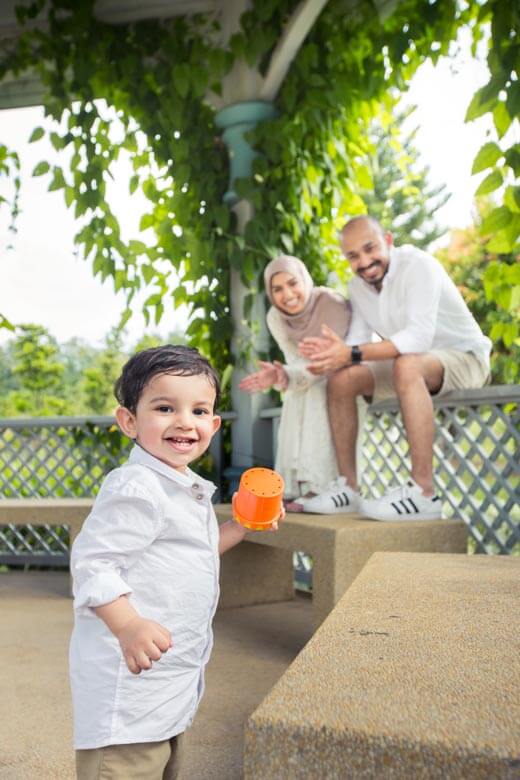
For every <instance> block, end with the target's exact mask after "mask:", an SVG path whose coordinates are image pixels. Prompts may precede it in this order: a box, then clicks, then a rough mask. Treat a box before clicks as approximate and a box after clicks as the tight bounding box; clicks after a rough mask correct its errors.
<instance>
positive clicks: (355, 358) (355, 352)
mask: <svg viewBox="0 0 520 780" xmlns="http://www.w3.org/2000/svg"><path fill="white" fill-rule="evenodd" d="M361 357H362V356H361V350H360V349H359V347H358V346H357V345H356V346H353V347H352V362H353V363H361Z"/></svg>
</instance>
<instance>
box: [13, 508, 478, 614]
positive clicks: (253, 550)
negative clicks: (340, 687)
mask: <svg viewBox="0 0 520 780" xmlns="http://www.w3.org/2000/svg"><path fill="white" fill-rule="evenodd" d="M92 503H93V500H92V499H90V498H27V499H26V498H20V499H2V500H0V524H14V525H27V524H28V523H30V524H32V525H65V526H68V527H69V529H70V539H71V543H72V542H73V541H74V539H75V538H76V535H77V534H78V533H79V531H80V529H81V526H82V524H83V521H84V520H85V518H86V517H87V515H88V513H89V512H90V510H91V508H92ZM215 510H216V513H217V517H218V519H219V521H221V522H223V521H225V520H229V519H230V517H231V506H230V505H229V504H219V505H217V506H216V507H215ZM466 548H467V529H466V526H465V524H464V523H463V522H462V521H460V520H440V521H439V520H435V521H422V522H418V521H416V522H410V521H403V522H400V523H379V522H377V521H373V520H366V519H362V518H361V517H360V516H359V515H298V514H297V515H294V514H293V515H291V514H289V515H287V517H286V520H285V521H284V522H283V523H282V524H281V526H280V529H279V531H278V532H277V533H266V532H262V533H251V534H248V536H247V537H246V541H245V542H244V543H243V544H241V545H239V546H238V547H236V548H234V549H232V550H230V551H229V552H227V553H226V554H225V555H224V556H223V558H222V565H221V578H220V580H221V583H220V584H221V597H220V602H219V605H220V607H237V606H250V605H252V604H266V603H271V602H276V601H285V600H288V599H291V598H293V596H294V587H293V561H292V556H293V552H294V551H296V550H301V551H304V552H306V553H308V554H309V555H311V556H312V559H313V611H314V623H315V626H316V627H317V626H319V625H320V623H322V621H323V620H324V619H325V618H326V617H327V615H328V614H329V612H330V611H331V610H332V609H333V607H334V605H335V604H336V603H337V602H338V600H339V599H340V598H341V596H342V595H343V594H344V593H345V591H346V589H347V588H348V586H349V585H350V583H351V582H352V581H353V580H354V578H355V577H356V576H357V575H358V574H359V572H360V571H361V569H362V568H363V566H364V565H365V563H366V561H367V560H368V559H369V558H370V556H371V555H372V553H374V552H377V551H380V550H390V551H392V550H395V551H406V552H414V551H419V552H461V553H463V552H466Z"/></svg>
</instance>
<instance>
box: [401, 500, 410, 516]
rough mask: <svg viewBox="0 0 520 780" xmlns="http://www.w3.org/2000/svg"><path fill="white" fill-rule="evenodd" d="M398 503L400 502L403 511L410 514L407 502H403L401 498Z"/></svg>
mask: <svg viewBox="0 0 520 780" xmlns="http://www.w3.org/2000/svg"><path fill="white" fill-rule="evenodd" d="M399 503H400V504H401V506H402V507H403V509H404V511H405V512H406V514H407V515H409V514H410V508H409V506H408V504H405V502H404V501H403V499H401V500H400V501H399Z"/></svg>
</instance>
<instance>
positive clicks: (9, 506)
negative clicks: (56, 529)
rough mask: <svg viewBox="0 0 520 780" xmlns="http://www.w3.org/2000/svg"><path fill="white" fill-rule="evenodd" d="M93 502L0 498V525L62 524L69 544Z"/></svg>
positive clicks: (90, 499)
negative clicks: (67, 535) (65, 529)
mask: <svg viewBox="0 0 520 780" xmlns="http://www.w3.org/2000/svg"><path fill="white" fill-rule="evenodd" d="M93 503H94V501H93V499H92V498H2V499H0V525H17V526H21V525H50V526H52V525H65V526H67V527H68V528H69V532H70V543H71V544H72V542H73V541H74V539H75V538H76V536H77V535H78V534H79V532H80V530H81V526H82V525H83V521H84V520H85V518H86V517H87V515H88V513H89V512H90V510H91V509H92V504H93Z"/></svg>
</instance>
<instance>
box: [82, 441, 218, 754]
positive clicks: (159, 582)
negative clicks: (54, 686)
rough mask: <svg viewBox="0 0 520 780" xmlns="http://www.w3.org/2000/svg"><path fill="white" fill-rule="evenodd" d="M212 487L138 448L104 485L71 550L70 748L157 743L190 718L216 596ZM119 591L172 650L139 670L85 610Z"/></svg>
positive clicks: (206, 652) (206, 655)
mask: <svg viewBox="0 0 520 780" xmlns="http://www.w3.org/2000/svg"><path fill="white" fill-rule="evenodd" d="M214 490H215V485H213V484H212V483H211V482H208V481H207V480H204V479H202V478H201V477H199V476H198V475H196V474H195V473H194V472H193V471H191V470H189V469H188V470H187V472H186V473H180V472H178V471H175V470H174V469H172V468H171V467H170V466H167V465H166V464H165V463H163V462H162V461H160V460H158V459H157V458H154V457H153V456H152V455H150V454H149V453H147V452H146V451H145V450H143V449H142V448H141V447H139V446H138V445H136V446H135V447H134V448H133V449H132V452H131V453H130V457H129V459H128V461H127V463H125V464H124V465H123V466H121V467H120V468H118V469H115V470H114V471H112V472H111V473H110V474H109V475H108V476H107V477H106V479H105V481H104V482H103V485H102V487H101V490H100V492H99V495H98V496H97V498H96V501H95V504H94V507H93V509H92V512H91V513H90V515H89V516H88V518H87V519H86V521H85V523H84V525H83V528H82V530H81V532H80V534H79V535H78V537H77V538H76V540H75V542H74V545H73V549H72V555H71V572H72V576H73V579H74V612H75V625H74V630H73V633H72V637H71V644H70V680H71V689H72V699H73V706H74V745H75V748H76V749H88V748H97V747H102V746H104V745H112V744H125V743H131V742H157V741H160V740H164V739H169V738H171V737H173V736H175V735H176V734H180V733H182V732H183V731H184V730H185V729H186V728H187V727H188V726H189V725H190V723H191V721H192V720H193V717H194V715H195V712H196V710H197V706H198V704H199V702H200V699H201V697H202V693H203V690H204V667H205V665H206V663H207V661H208V660H209V656H210V653H211V647H212V644H213V635H212V629H211V623H212V619H213V615H214V613H215V610H216V607H217V601H218V594H219V586H218V577H219V554H218V543H219V529H218V523H217V520H216V517H215V513H214V510H213V506H212V504H211V496H212V494H213V492H214ZM123 594H130V595H129V599H130V602H131V603H132V604H133V605H134V607H135V608H136V609H137V611H138V612H139V614H140V615H141V616H142V617H145V618H149V619H151V620H155V621H157V622H158V623H160V624H161V625H163V626H164V627H165V628H167V629H168V630H169V631H171V634H172V639H173V648H172V649H170V650H168V651H167V652H166V653H165V654H164V655H163V656H162V658H161V659H160V660H159V661H156V662H154V664H153V667H152V669H150V670H147V671H143V672H141V674H139V675H133V674H132V673H131V672H130V671H129V670H128V668H127V666H126V663H125V660H124V658H123V656H122V653H121V649H120V647H119V642H118V640H117V639H116V637H115V636H114V635H113V634H112V633H111V631H110V630H109V628H108V627H107V626H106V625H105V623H104V622H103V621H102V620H101V619H100V618H99V617H98V616H97V615H96V614H95V612H94V610H93V609H92V607H97V606H101V605H103V604H107V603H109V602H110V601H113V600H115V599H116V598H118V597H119V596H121V595H123Z"/></svg>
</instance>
